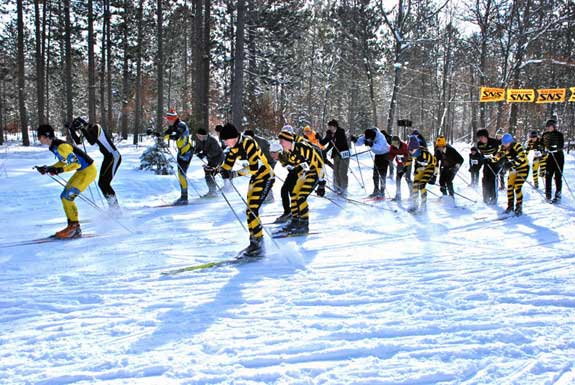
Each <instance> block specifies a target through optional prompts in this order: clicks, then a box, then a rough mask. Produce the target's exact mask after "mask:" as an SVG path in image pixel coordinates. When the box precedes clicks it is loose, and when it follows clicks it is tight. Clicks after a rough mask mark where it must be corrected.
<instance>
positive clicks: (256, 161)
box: [220, 123, 275, 257]
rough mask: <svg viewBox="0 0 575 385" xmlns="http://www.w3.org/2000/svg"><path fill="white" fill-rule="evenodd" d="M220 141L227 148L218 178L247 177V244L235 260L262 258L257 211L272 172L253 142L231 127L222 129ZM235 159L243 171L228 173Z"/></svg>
mask: <svg viewBox="0 0 575 385" xmlns="http://www.w3.org/2000/svg"><path fill="white" fill-rule="evenodd" d="M220 139H222V140H223V141H224V142H225V144H226V146H227V147H229V148H230V150H229V152H228V153H227V155H226V158H225V160H224V163H223V165H222V167H221V169H220V172H221V174H222V177H223V178H224V179H231V178H233V177H236V176H238V175H251V178H250V183H249V187H248V194H247V208H246V216H247V222H248V230H249V233H250V244H249V246H248V247H246V248H245V249H243V250H242V251H241V252H240V254H239V255H238V256H239V257H257V256H262V255H263V254H264V242H263V240H264V238H263V237H264V233H263V228H262V222H261V220H260V217H259V209H260V207H261V205H262V203H263V201H264V199H265V198H266V196H267V195H268V193H269V191H270V190H271V188H272V186H273V184H274V181H275V177H274V172H273V170H272V168H271V167H270V165H269V163H268V161H267V159H266V157H265V156H264V155H263V154H262V151H261V150H260V147H259V146H258V144H257V142H256V141H255V139H253V138H251V137H249V136H245V135H240V133H239V132H238V130H237V129H236V127H235V126H234V125H233V124H231V123H227V124H226V125H224V126H223V128H222V129H221V131H220ZM237 159H242V160H247V161H248V165H247V167H245V170H242V171H239V172H238V171H232V168H233V167H234V163H235V162H236V160H237Z"/></svg>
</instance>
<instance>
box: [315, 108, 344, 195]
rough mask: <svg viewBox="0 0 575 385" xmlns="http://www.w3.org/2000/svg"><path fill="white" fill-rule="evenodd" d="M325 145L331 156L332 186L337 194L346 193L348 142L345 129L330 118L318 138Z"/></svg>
mask: <svg viewBox="0 0 575 385" xmlns="http://www.w3.org/2000/svg"><path fill="white" fill-rule="evenodd" d="M320 143H321V144H322V145H327V146H326V152H327V151H329V150H330V149H331V150H332V152H331V157H332V158H333V187H334V189H335V191H336V193H337V194H340V195H343V196H345V195H347V185H348V177H347V172H348V169H349V157H350V152H349V143H348V140H347V135H346V133H345V130H344V129H343V128H341V127H340V126H339V123H338V122H337V120H335V119H332V120H330V121H329V122H328V123H327V131H326V133H325V137H324V138H323V139H322V140H320Z"/></svg>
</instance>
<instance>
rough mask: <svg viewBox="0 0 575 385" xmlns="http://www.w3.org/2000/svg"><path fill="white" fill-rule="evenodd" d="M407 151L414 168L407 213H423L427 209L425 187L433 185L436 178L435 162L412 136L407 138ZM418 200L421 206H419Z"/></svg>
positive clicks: (425, 148)
mask: <svg viewBox="0 0 575 385" xmlns="http://www.w3.org/2000/svg"><path fill="white" fill-rule="evenodd" d="M408 150H409V153H410V154H411V158H412V160H413V166H414V178H413V194H412V196H411V205H410V207H409V208H408V211H409V212H416V211H425V210H426V209H427V188H426V185H427V184H428V183H430V184H435V180H436V178H437V176H436V175H435V168H436V167H437V160H436V159H435V157H434V156H433V155H432V154H431V153H430V152H429V151H428V150H427V147H424V146H422V145H421V143H420V141H419V140H418V139H417V137H416V136H414V135H412V136H410V137H409V145H408ZM420 200H421V204H419V201H420Z"/></svg>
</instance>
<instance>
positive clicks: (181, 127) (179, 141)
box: [164, 119, 194, 199]
mask: <svg viewBox="0 0 575 385" xmlns="http://www.w3.org/2000/svg"><path fill="white" fill-rule="evenodd" d="M164 136H165V138H166V139H167V140H170V139H172V140H175V141H176V147H177V148H178V157H177V162H178V181H179V182H180V189H181V192H182V197H186V199H187V196H188V179H187V178H186V174H187V172H188V167H189V165H190V161H191V160H192V155H194V151H193V147H192V140H191V139H190V129H189V128H188V125H187V124H186V123H184V122H182V121H181V120H179V119H178V120H176V121H175V122H174V125H173V126H170V127H169V128H168V129H167V130H166V132H164Z"/></svg>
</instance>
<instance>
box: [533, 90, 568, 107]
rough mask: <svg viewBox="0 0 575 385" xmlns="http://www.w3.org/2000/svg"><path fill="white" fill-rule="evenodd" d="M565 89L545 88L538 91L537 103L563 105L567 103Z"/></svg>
mask: <svg viewBox="0 0 575 385" xmlns="http://www.w3.org/2000/svg"><path fill="white" fill-rule="evenodd" d="M566 94H567V90H566V89H565V88H545V89H540V90H537V101H536V103H562V102H564V101H565V95H566Z"/></svg>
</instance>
